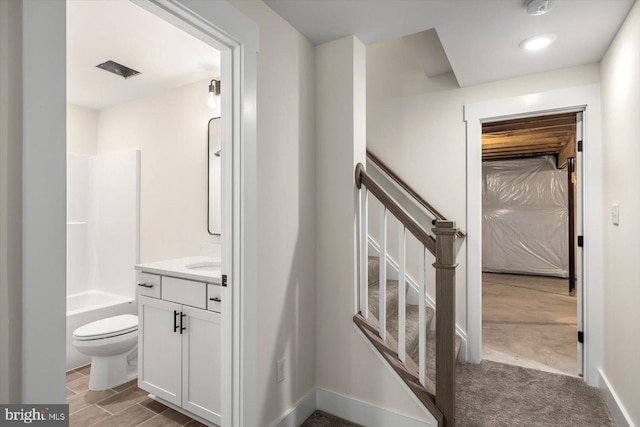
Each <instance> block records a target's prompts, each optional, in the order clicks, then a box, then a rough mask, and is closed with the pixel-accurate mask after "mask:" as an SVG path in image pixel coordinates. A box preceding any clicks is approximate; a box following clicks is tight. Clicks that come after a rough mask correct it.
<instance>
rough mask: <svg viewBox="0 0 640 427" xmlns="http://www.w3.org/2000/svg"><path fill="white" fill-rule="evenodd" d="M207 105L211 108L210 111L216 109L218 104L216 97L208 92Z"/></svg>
mask: <svg viewBox="0 0 640 427" xmlns="http://www.w3.org/2000/svg"><path fill="white" fill-rule="evenodd" d="M207 104H208V105H209V108H211V109H214V108H216V106H217V105H218V102H217V100H216V96H215V95H214V94H213V92H209V100H208V101H207Z"/></svg>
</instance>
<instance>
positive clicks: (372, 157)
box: [367, 150, 467, 237]
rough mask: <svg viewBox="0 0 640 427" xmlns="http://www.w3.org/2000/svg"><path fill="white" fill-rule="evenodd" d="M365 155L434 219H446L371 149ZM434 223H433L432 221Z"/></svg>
mask: <svg viewBox="0 0 640 427" xmlns="http://www.w3.org/2000/svg"><path fill="white" fill-rule="evenodd" d="M367 157H368V158H369V160H371V161H372V162H373V163H374V164H375V165H376V166H378V168H380V169H381V170H382V171H383V172H384V173H385V174H386V175H387V176H389V177H390V178H391V179H392V180H394V181H395V182H396V184H398V186H400V188H402V189H403V190H404V191H405V192H406V193H408V194H409V195H410V196H411V197H413V198H414V199H415V200H416V202H418V203H419V204H420V205H421V206H422V207H423V208H425V209H426V210H427V211H428V212H430V213H431V215H433V216H434V217H435V219H436V220H442V221H448V220H447V218H445V216H444V215H443V214H442V213H440V211H438V210H437V209H436V208H435V207H434V206H433V205H432V204H431V203H429V202H427V201H426V200H425V199H424V198H423V197H422V196H420V194H418V193H417V192H416V191H415V190H414V189H413V188H411V187H409V184H407V183H406V182H404V180H403V179H402V178H400V177H399V176H398V175H396V173H395V172H393V171H392V170H391V168H390V167H389V166H387V165H386V164H385V163H384V162H383V161H382V160H380V159H379V158H378V156H376V155H375V154H373V153H372V152H371V151H369V150H367ZM434 225H435V223H434ZM466 235H467V233H465V232H464V231H463V230H458V233H457V236H458V237H465V236H466Z"/></svg>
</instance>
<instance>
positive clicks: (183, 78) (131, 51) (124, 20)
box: [67, 0, 220, 109]
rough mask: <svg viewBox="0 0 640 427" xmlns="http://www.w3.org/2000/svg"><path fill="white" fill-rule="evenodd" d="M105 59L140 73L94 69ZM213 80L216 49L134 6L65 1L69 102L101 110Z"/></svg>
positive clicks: (217, 70) (108, 1)
mask: <svg viewBox="0 0 640 427" xmlns="http://www.w3.org/2000/svg"><path fill="white" fill-rule="evenodd" d="M107 60H113V61H115V62H118V63H120V64H122V65H125V66H127V67H129V68H133V69H134V70H137V71H140V72H141V73H142V74H140V75H138V76H135V77H131V78H129V79H126V80H125V79H123V78H122V77H119V76H117V75H115V74H111V73H109V72H107V71H104V70H101V69H99V68H96V65H98V64H100V63H102V62H105V61H107ZM219 77H220V53H219V52H218V51H217V50H216V49H214V48H213V47H211V46H209V45H208V44H206V43H204V42H202V41H200V40H198V39H196V38H195V37H193V36H191V35H189V34H187V33H185V32H184V31H182V30H180V29H178V28H177V27H174V26H173V25H171V24H169V23H167V22H165V21H164V20H162V19H160V18H158V17H157V16H155V15H153V14H151V13H150V12H147V11H146V10H144V9H142V8H141V7H139V6H137V5H135V4H134V3H132V2H130V1H113V0H93V1H86V0H85V1H80V0H69V1H67V101H68V102H69V103H71V104H76V105H80V106H83V107H87V108H92V109H102V108H105V107H109V106H112V105H115V104H119V103H122V102H126V101H130V100H132V99H135V98H140V97H144V96H149V95H151V94H153V93H157V92H162V91H166V90H169V89H173V88H176V87H178V86H182V85H185V84H189V83H192V82H195V81H198V80H202V79H213V78H216V79H218V78H219ZM206 96H207V94H206V93H205V94H203V99H205V98H206Z"/></svg>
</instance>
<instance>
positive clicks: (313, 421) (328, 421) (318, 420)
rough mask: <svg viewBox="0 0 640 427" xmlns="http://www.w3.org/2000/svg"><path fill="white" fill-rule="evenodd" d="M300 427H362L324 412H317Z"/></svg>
mask: <svg viewBox="0 0 640 427" xmlns="http://www.w3.org/2000/svg"><path fill="white" fill-rule="evenodd" d="M300 427H362V426H360V424H354V423H351V422H349V421H347V420H343V419H342V418H338V417H336V416H334V415H331V414H327V413H326V412H323V411H315V412H314V413H313V414H311V416H310V417H309V418H307V420H306V421H305V422H304V423H302V425H301V426H300Z"/></svg>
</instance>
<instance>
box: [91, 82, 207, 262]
mask: <svg viewBox="0 0 640 427" xmlns="http://www.w3.org/2000/svg"><path fill="white" fill-rule="evenodd" d="M208 87H209V80H206V81H205V80H202V81H199V82H196V83H193V84H189V85H186V86H182V87H179V88H176V89H173V90H170V91H166V92H162V93H159V94H155V95H152V96H149V97H145V98H140V99H137V100H134V101H130V102H126V103H123V104H119V105H116V106H113V107H110V108H106V109H103V110H100V112H99V114H98V133H97V134H98V143H97V153H98V154H106V153H112V152H115V151H124V150H140V153H141V169H140V180H141V186H140V261H141V262H148V261H159V260H163V259H170V258H179V257H185V256H192V255H197V254H200V244H202V243H206V242H214V241H217V240H218V237H215V236H211V235H210V234H209V233H208V232H207V125H208V121H209V119H210V118H211V117H212V116H213V111H212V110H211V109H209V108H208V106H207V95H208Z"/></svg>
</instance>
